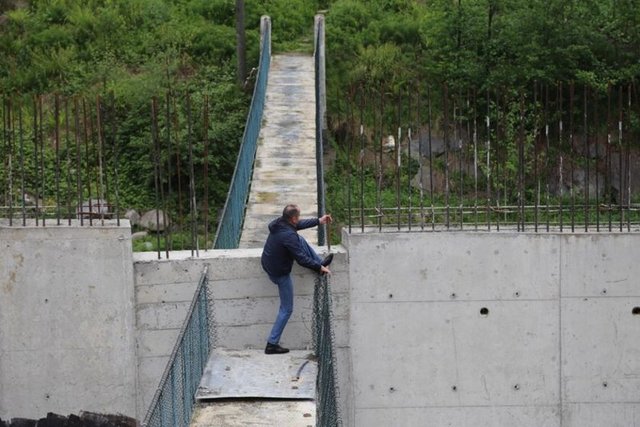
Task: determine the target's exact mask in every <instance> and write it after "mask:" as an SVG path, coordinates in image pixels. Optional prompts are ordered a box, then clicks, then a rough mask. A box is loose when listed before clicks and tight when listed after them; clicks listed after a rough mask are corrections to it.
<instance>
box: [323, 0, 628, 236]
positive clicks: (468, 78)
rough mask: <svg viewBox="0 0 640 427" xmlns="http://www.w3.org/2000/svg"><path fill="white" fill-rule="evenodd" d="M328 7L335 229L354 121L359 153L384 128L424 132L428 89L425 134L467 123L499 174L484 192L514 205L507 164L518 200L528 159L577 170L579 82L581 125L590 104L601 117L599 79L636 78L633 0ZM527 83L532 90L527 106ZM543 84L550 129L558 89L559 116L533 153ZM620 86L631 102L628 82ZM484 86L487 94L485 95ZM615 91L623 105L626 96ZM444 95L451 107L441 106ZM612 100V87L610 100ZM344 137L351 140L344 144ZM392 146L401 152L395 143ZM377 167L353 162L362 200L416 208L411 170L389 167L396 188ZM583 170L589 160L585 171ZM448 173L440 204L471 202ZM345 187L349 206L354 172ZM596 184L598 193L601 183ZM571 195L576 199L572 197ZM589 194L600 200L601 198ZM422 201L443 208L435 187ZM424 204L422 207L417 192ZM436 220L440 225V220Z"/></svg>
mask: <svg viewBox="0 0 640 427" xmlns="http://www.w3.org/2000/svg"><path fill="white" fill-rule="evenodd" d="M329 6H330V7H329V10H328V12H327V29H326V34H327V48H326V51H327V58H328V60H327V76H328V81H327V95H328V111H329V119H328V122H329V124H330V126H331V127H332V129H331V131H332V134H333V141H332V147H333V148H334V149H335V150H336V151H337V152H338V154H337V160H336V162H335V165H334V168H333V169H330V170H329V171H328V173H327V184H328V185H327V187H328V196H327V197H328V200H327V204H328V209H330V210H332V212H334V213H336V216H337V219H338V220H339V221H340V222H342V223H343V224H344V223H345V221H346V220H347V218H346V213H345V211H344V210H343V209H344V208H345V207H346V200H347V197H348V195H347V194H346V193H347V190H346V188H345V185H344V183H345V182H346V181H347V176H346V174H347V171H348V170H352V171H355V170H356V168H358V167H359V160H356V159H357V158H358V157H359V156H360V154H359V138H360V136H359V131H358V130H357V129H359V126H360V123H361V122H362V123H363V124H364V127H365V136H364V139H365V141H366V142H365V150H367V152H369V153H371V152H377V146H378V145H379V144H380V140H381V139H383V138H384V137H386V135H389V134H395V133H396V129H397V127H398V126H402V127H403V128H404V131H405V133H406V129H407V127H408V126H409V124H413V129H414V131H415V132H416V133H417V130H416V129H417V126H416V123H418V122H419V123H420V124H421V125H422V126H423V129H424V128H425V127H426V126H425V123H426V115H427V105H426V98H427V96H426V94H427V90H428V89H427V88H428V87H429V88H430V97H431V98H430V100H431V105H432V110H433V131H434V134H438V135H439V138H441V139H442V138H443V132H444V129H445V128H446V129H448V131H449V137H451V135H452V134H453V132H454V130H453V128H454V126H456V125H457V126H462V127H463V128H464V127H466V126H468V125H469V124H470V123H471V122H472V121H473V120H475V119H477V121H478V128H479V138H480V140H481V141H484V140H486V138H490V139H491V140H492V141H493V142H492V146H491V153H490V155H491V169H492V170H493V172H492V173H493V174H495V173H496V171H497V172H498V173H499V175H500V179H499V180H496V179H494V180H493V181H492V183H491V191H492V192H493V197H494V198H495V197H496V196H495V195H496V194H498V193H499V194H500V195H501V196H500V197H501V199H502V198H504V199H506V202H507V203H508V204H516V203H517V201H518V195H517V194H518V193H517V188H518V187H517V182H518V181H517V180H518V173H519V170H518V168H519V167H522V168H523V171H524V174H525V176H526V180H527V182H526V183H525V186H526V188H525V193H526V196H525V197H526V203H527V204H533V203H534V201H535V191H534V190H533V188H535V184H536V183H535V182H534V181H535V180H533V179H532V178H533V174H534V171H535V170H536V169H535V168H536V161H537V162H538V163H537V172H538V173H540V171H541V168H542V167H546V166H543V165H545V163H544V162H545V161H546V159H547V158H548V159H550V162H551V163H550V165H551V166H549V167H550V168H551V167H553V168H556V169H557V167H558V165H557V160H556V158H557V155H558V153H559V152H561V151H562V152H563V153H564V156H565V162H567V163H566V164H567V165H568V164H569V163H572V164H573V165H576V166H579V165H580V164H582V163H584V162H585V160H584V158H583V157H582V156H581V155H580V154H578V153H577V152H575V151H573V152H572V151H571V149H570V148H569V142H568V140H567V138H568V130H567V127H568V125H569V122H570V120H574V123H575V124H574V126H575V127H574V132H581V131H582V114H583V111H584V110H583V108H582V105H583V104H582V102H583V98H582V89H583V87H585V86H588V87H589V95H588V96H589V109H591V110H590V112H589V114H590V115H591V117H590V120H591V119H592V118H593V106H594V105H595V104H598V106H599V108H600V120H601V121H602V120H603V117H604V113H603V112H605V111H607V85H608V84H612V85H616V84H620V83H622V84H624V85H626V84H629V83H632V82H636V81H637V79H638V77H640V62H638V58H639V57H640V9H639V8H638V6H637V4H636V2H633V1H626V0H611V1H604V2H594V1H565V0H552V1H542V0H464V1H462V0H424V1H417V0H415V1H412V0H370V1H360V0H335V1H331V2H330V5H329ZM557 82H564V87H563V89H562V90H559V91H558V92H553V90H555V89H557V87H556V86H555V85H556V84H557ZM569 82H573V83H574V84H575V90H576V94H575V106H574V109H573V117H571V116H570V114H569V113H568V108H569V92H570V90H569ZM444 83H446V84H447V89H446V90H447V91H448V95H447V96H446V98H447V99H448V102H449V105H448V106H447V107H446V109H448V114H449V116H448V118H444V115H445V114H444V111H445V106H446V104H445V102H444V101H443V100H444V99H445V89H444ZM534 85H536V86H535V87H536V88H537V89H536V90H538V91H539V92H538V95H537V96H538V97H537V102H536V100H535V99H534V96H535V95H534ZM543 85H549V86H550V87H551V91H552V95H551V102H550V103H549V105H550V109H552V111H553V113H551V114H553V117H552V118H551V120H553V121H555V123H556V127H557V120H558V118H559V116H558V115H557V114H556V113H555V112H556V111H558V98H557V94H558V93H561V94H562V97H563V98H564V104H563V108H562V109H563V111H564V113H563V114H564V120H565V130H564V135H563V136H562V138H563V141H562V143H561V144H560V146H554V147H552V148H551V150H550V151H549V152H546V153H545V155H544V156H543V155H541V154H539V153H540V144H541V141H539V140H536V139H535V137H534V134H535V132H536V130H539V129H540V128H541V127H543V125H541V123H542V112H541V111H542V102H541V99H542V96H541V93H542V92H541V91H542V87H543ZM631 90H632V91H633V97H634V99H635V98H636V97H637V86H635V83H633V88H632V89H631ZM625 91H626V86H625ZM489 93H490V96H491V99H490V100H488V101H487V100H486V95H487V94H489ZM621 93H622V92H621ZM469 94H471V95H469ZM476 96H477V105H474V106H472V107H471V108H469V107H468V106H467V107H464V106H461V103H464V100H465V99H473V100H474V102H475V99H476V98H475V97H476ZM521 96H523V98H521ZM621 98H622V99H623V100H624V102H625V103H626V99H627V98H626V95H624V94H623V96H622V97H621ZM456 99H457V102H458V104H457V106H453V103H454V102H456ZM521 101H523V105H522V107H521ZM618 101H619V98H616V92H614V93H613V101H612V102H613V104H612V105H614V106H615V105H617V104H616V102H618ZM418 103H420V104H418ZM636 107H637V106H635V107H633V109H632V111H629V112H625V117H626V118H627V119H625V120H628V122H627V123H626V124H625V126H626V127H625V129H627V132H629V129H630V130H631V131H630V132H629V135H628V136H625V138H628V139H626V141H628V140H629V139H631V140H632V141H633V142H632V143H631V144H632V150H634V149H636V148H634V147H636V146H637V141H638V138H637V136H638V134H639V129H640V127H639V126H638V119H639V116H638V113H639V112H640V109H638V108H636ZM454 110H455V111H456V112H457V113H458V118H459V120H460V121H459V122H458V123H457V124H454V119H453V114H454V113H453V111H454ZM487 110H489V111H490V113H488V115H489V116H490V118H491V123H492V128H491V130H490V131H489V132H488V134H487V132H486V129H485V128H484V126H483V123H484V120H485V115H487ZM636 110H638V111H636ZM521 111H523V116H524V118H525V119H524V122H525V123H524V134H525V136H524V138H523V142H522V145H523V147H524V149H523V151H524V158H525V159H526V160H525V162H526V163H525V164H524V165H521V164H520V160H519V153H518V144H519V143H520V142H519V134H520V129H519V126H520V122H521V119H520V116H521ZM614 114H615V113H614ZM446 120H448V123H449V125H448V126H447V125H446V123H447V122H446ZM498 122H500V125H499V126H498V125H496V123H498ZM629 125H630V126H629ZM590 126H592V127H590V128H589V133H590V134H591V135H595V134H596V132H600V133H602V132H604V133H605V138H606V126H602V125H600V127H597V126H594V124H593V123H590ZM552 132H555V130H552ZM585 132H586V130H585ZM538 135H539V133H538ZM552 137H553V138H554V139H553V141H554V144H556V141H557V139H555V138H557V137H558V135H556V134H555V133H553V134H552ZM629 137H630V138H629ZM603 140H604V139H603ZM350 141H351V143H352V144H355V145H356V146H357V147H355V148H352V149H351V150H349V149H348V146H349V142H350ZM402 144H403V147H405V148H404V149H406V144H407V142H406V140H405V141H404V142H402ZM467 150H468V148H467ZM536 150H538V151H536ZM348 151H350V153H348ZM601 153H602V151H601ZM487 154H488V153H487V152H486V150H485V147H484V144H480V145H479V147H478V157H479V158H481V159H484V158H485V157H486V156H487ZM464 156H466V161H467V162H468V161H469V159H473V153H470V152H469V151H467V152H466V153H465V154H464ZM545 156H546V157H545ZM347 159H350V160H347ZM456 160H457V159H456ZM349 162H351V165H350V166H349ZM378 163H379V161H377V160H373V159H372V158H371V157H370V156H369V157H367V158H366V160H365V166H364V169H365V172H364V175H365V184H364V195H363V197H364V199H365V203H364V205H365V206H367V207H369V208H372V207H376V206H382V207H385V208H394V207H395V206H397V205H398V204H399V205H401V206H407V205H408V199H409V194H410V192H411V191H413V192H414V193H413V200H414V203H413V205H414V206H418V205H419V202H417V201H416V200H417V197H416V193H417V189H416V188H413V190H410V188H411V187H410V186H409V185H408V182H409V180H410V179H411V178H412V177H413V172H411V173H408V172H407V171H406V168H405V170H403V171H402V172H401V174H400V187H399V188H400V194H399V195H398V194H397V192H396V190H397V186H398V178H397V177H396V176H395V172H394V170H395V168H394V167H393V166H392V164H393V162H389V161H386V162H383V163H384V164H385V166H384V168H383V169H384V170H383V172H382V178H379V176H378V175H379V174H378V172H377V170H378V168H379V165H378ZM389 165H391V166H389ZM442 165H443V161H442V157H436V158H434V171H435V172H436V174H437V175H439V176H440V178H442V176H443V173H444V167H443V166H442ZM567 167H568V166H567ZM595 167H596V165H595V162H593V161H592V164H591V168H595ZM387 169H389V170H387ZM449 169H450V170H449V172H450V174H449V184H450V191H451V194H450V198H449V203H450V204H451V205H452V206H456V204H457V201H456V199H457V198H458V196H459V194H460V190H462V192H463V195H464V199H465V200H466V201H467V202H465V204H467V205H468V202H469V201H473V200H474V194H473V186H474V183H473V182H472V181H473V180H472V179H470V178H471V177H470V176H469V175H463V176H462V183H463V184H462V185H463V188H462V189H460V185H459V182H460V178H461V177H460V174H459V173H457V170H458V169H457V164H456V165H454V164H451V165H450V168H449ZM486 172H487V171H486V164H484V162H483V163H481V164H480V165H479V173H480V176H479V186H480V190H481V192H482V191H483V190H484V189H485V188H486V178H485V175H486ZM352 185H353V186H354V187H353V188H352V206H359V198H360V188H359V179H358V175H357V174H355V173H354V176H353V178H352ZM605 191H607V193H608V192H609V189H605ZM607 195H608V194H607ZM427 196H428V195H427ZM577 197H578V198H579V199H580V200H584V195H579V196H577ZM600 197H601V200H602V199H603V198H604V197H605V196H604V195H603V194H601V195H600ZM481 198H482V196H481ZM398 199H399V203H398ZM485 199H486V198H485ZM433 202H434V204H436V205H440V206H442V205H443V204H444V203H445V200H443V191H442V189H440V190H438V192H437V194H434V201H433ZM424 203H426V204H430V203H431V201H430V200H429V197H427V198H426V199H424ZM483 203H484V202H483ZM550 203H552V204H553V203H556V204H557V203H559V199H558V197H553V195H552V197H551V198H550ZM578 203H580V202H578ZM527 215H528V214H527ZM465 218H467V217H466V216H465ZM386 220H388V221H390V222H391V223H393V222H395V221H396V218H395V215H394V214H390V215H389V216H388V218H386ZM465 220H467V219H465ZM358 221H359V219H358ZM438 221H439V222H443V221H442V219H441V217H439V220H438ZM404 222H406V220H405V221H404ZM336 228H337V227H336Z"/></svg>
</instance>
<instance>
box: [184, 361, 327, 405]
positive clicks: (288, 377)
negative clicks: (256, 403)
mask: <svg viewBox="0 0 640 427" xmlns="http://www.w3.org/2000/svg"><path fill="white" fill-rule="evenodd" d="M311 359H312V355H311V353H310V352H309V351H304V350H294V351H291V352H290V353H287V354H278V355H266V354H264V351H262V350H224V349H216V350H215V351H214V353H213V354H212V356H211V358H210V359H209V362H208V363H207V367H206V368H205V371H204V374H203V375H202V380H201V381H200V387H199V388H198V392H197V393H196V399H197V400H212V399H234V398H235V399H238V398H239V399H248V398H264V399H295V400H312V399H314V398H315V381H316V372H317V364H316V362H315V361H314V360H311Z"/></svg>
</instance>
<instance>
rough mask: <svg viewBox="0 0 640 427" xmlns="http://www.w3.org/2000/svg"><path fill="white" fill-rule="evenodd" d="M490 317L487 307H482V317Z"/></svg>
mask: <svg viewBox="0 0 640 427" xmlns="http://www.w3.org/2000/svg"><path fill="white" fill-rule="evenodd" d="M488 315H489V309H488V308H487V307H482V308H481V309H480V316H482V317H487V316H488Z"/></svg>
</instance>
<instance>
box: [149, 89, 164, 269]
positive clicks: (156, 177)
mask: <svg viewBox="0 0 640 427" xmlns="http://www.w3.org/2000/svg"><path fill="white" fill-rule="evenodd" d="M157 111H158V110H157V99H156V97H155V96H154V97H153V98H151V140H152V144H153V158H152V159H153V183H154V189H155V208H156V227H157V228H156V246H157V248H156V251H157V253H158V259H160V258H161V256H160V252H161V249H160V201H159V198H160V197H159V193H160V173H159V171H158V169H159V168H158V164H159V163H160V148H159V147H158V114H157ZM162 224H163V225H164V227H165V228H166V226H167V216H166V213H165V212H163V213H162Z"/></svg>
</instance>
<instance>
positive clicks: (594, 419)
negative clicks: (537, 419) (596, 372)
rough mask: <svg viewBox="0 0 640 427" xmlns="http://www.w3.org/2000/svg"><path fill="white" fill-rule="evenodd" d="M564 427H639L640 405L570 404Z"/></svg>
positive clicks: (564, 411)
mask: <svg viewBox="0 0 640 427" xmlns="http://www.w3.org/2000/svg"><path fill="white" fill-rule="evenodd" d="M562 418H563V423H562V426H563V427H604V426H606V427H639V426H640V403H615V404H614V403H606V404H597V403H589V404H568V405H566V406H565V408H564V410H563V417H562Z"/></svg>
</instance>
